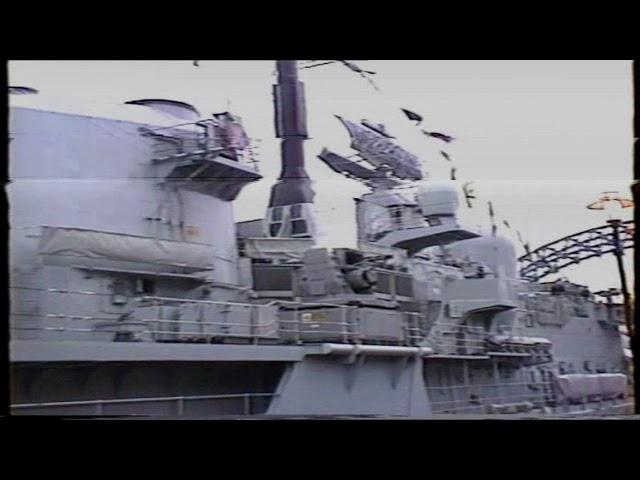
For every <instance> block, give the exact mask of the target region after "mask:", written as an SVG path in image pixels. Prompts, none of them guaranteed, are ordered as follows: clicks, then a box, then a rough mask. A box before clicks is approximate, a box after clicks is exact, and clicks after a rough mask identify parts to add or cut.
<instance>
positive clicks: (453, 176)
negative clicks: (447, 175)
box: [451, 167, 456, 180]
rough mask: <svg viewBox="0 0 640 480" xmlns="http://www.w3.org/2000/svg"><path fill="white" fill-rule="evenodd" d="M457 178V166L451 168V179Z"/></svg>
mask: <svg viewBox="0 0 640 480" xmlns="http://www.w3.org/2000/svg"><path fill="white" fill-rule="evenodd" d="M455 179H456V167H452V168H451V180H455Z"/></svg>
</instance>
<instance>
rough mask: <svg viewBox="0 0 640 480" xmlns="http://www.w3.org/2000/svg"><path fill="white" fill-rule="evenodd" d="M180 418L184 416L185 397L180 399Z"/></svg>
mask: <svg viewBox="0 0 640 480" xmlns="http://www.w3.org/2000/svg"><path fill="white" fill-rule="evenodd" d="M177 402H178V416H179V417H181V416H182V415H184V397H178V400H177Z"/></svg>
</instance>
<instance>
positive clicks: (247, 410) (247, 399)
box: [242, 393, 251, 415]
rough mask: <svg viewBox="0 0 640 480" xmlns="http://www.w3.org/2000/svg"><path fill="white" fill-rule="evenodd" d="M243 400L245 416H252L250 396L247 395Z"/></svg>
mask: <svg viewBox="0 0 640 480" xmlns="http://www.w3.org/2000/svg"><path fill="white" fill-rule="evenodd" d="M242 399H243V401H244V414H245V415H250V414H251V403H250V400H251V399H250V397H249V394H247V393H245V394H244V395H243V396H242Z"/></svg>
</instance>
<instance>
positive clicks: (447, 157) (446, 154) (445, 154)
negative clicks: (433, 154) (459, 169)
mask: <svg viewBox="0 0 640 480" xmlns="http://www.w3.org/2000/svg"><path fill="white" fill-rule="evenodd" d="M440 155H442V156H443V157H444V158H446V159H447V162H450V161H451V157H450V156H449V154H448V153H447V152H443V151H442V150H440Z"/></svg>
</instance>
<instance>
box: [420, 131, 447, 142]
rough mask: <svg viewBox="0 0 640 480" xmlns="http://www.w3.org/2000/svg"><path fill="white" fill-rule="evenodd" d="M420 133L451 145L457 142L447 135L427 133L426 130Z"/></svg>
mask: <svg viewBox="0 0 640 480" xmlns="http://www.w3.org/2000/svg"><path fill="white" fill-rule="evenodd" d="M420 131H421V132H422V133H424V134H425V135H427V136H428V137H433V138H437V139H438V140H442V141H443V142H446V143H451V142H453V141H454V140H455V138H453V137H450V136H449V135H445V134H444V133H438V132H427V131H426V130H420Z"/></svg>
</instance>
